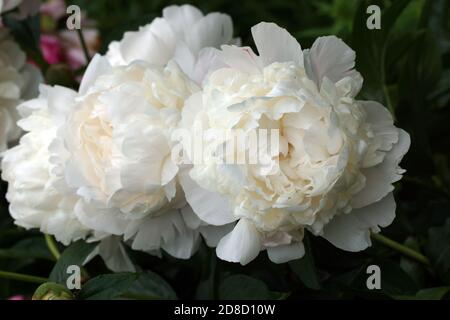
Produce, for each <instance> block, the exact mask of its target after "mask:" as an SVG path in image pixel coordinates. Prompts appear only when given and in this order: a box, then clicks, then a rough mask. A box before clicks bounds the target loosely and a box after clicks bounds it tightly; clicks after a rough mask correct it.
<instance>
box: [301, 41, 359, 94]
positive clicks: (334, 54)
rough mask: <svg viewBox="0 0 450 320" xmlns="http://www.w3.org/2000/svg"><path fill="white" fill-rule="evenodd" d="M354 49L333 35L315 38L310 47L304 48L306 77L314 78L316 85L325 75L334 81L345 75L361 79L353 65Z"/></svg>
mask: <svg viewBox="0 0 450 320" xmlns="http://www.w3.org/2000/svg"><path fill="white" fill-rule="evenodd" d="M355 57H356V54H355V51H353V50H352V49H351V48H350V47H349V46H347V45H346V44H345V43H344V41H342V40H341V39H339V38H337V37H335V36H326V37H320V38H317V40H316V41H315V42H314V43H313V45H312V47H311V49H309V50H308V51H307V50H305V69H306V72H307V74H308V77H309V78H310V79H311V80H314V81H315V82H316V84H317V86H318V87H320V85H321V83H322V79H323V78H324V77H327V78H328V79H330V80H331V81H333V82H334V83H336V82H338V81H339V80H341V79H343V78H345V77H352V78H354V79H355V81H362V78H361V77H359V76H358V75H359V73H358V72H356V71H355V70H354V69H353V68H354V67H355Z"/></svg>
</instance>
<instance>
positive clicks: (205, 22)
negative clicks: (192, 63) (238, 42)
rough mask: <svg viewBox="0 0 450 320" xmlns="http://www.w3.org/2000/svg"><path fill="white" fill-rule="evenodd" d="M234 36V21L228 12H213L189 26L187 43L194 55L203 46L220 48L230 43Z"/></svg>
mask: <svg viewBox="0 0 450 320" xmlns="http://www.w3.org/2000/svg"><path fill="white" fill-rule="evenodd" d="M232 37H233V22H232V21H231V18H230V16H229V15H227V14H222V13H217V12H213V13H210V14H208V15H207V16H205V17H203V18H202V19H200V20H199V21H197V22H196V23H195V24H194V25H193V26H191V27H190V28H189V33H188V34H187V35H186V44H187V45H188V47H189V48H190V49H191V51H192V53H193V54H194V55H197V54H198V53H199V52H200V50H201V49H202V48H206V47H213V48H218V47H219V46H220V45H222V44H224V43H229V42H230V41H231V39H232Z"/></svg>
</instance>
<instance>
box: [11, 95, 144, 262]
mask: <svg viewBox="0 0 450 320" xmlns="http://www.w3.org/2000/svg"><path fill="white" fill-rule="evenodd" d="M76 96H77V93H76V92H75V91H73V90H70V89H66V88H63V87H58V86H57V87H49V86H41V94H40V95H39V97H38V98H36V99H33V100H30V101H27V102H25V103H23V104H21V105H20V106H19V110H20V113H21V115H22V119H21V120H19V122H18V125H19V126H20V127H21V128H22V129H23V130H24V131H25V132H27V133H26V134H25V135H24V136H23V137H22V138H21V139H20V142H19V144H18V145H17V146H15V147H13V148H11V149H9V150H7V151H6V152H5V153H4V157H3V159H2V179H3V180H5V181H7V182H8V192H7V194H6V198H7V200H8V201H9V203H10V206H9V212H10V214H11V216H12V217H13V218H14V220H15V224H17V225H18V226H21V227H24V228H26V229H31V228H38V229H40V230H41V231H42V232H44V233H47V234H51V235H53V236H55V238H56V239H57V240H58V241H60V242H62V243H63V244H65V245H69V244H70V243H71V242H73V241H76V240H79V239H87V238H89V239H88V240H89V241H99V240H100V243H99V245H98V246H97V247H96V248H95V249H94V251H93V252H92V254H91V256H90V258H92V257H94V256H95V255H97V254H99V255H100V256H101V257H102V258H103V260H104V261H105V263H106V265H107V266H108V267H109V268H110V269H111V270H113V271H135V268H134V266H133V264H132V263H131V261H130V260H129V258H128V256H127V254H126V252H125V249H124V247H123V246H122V244H121V243H120V242H119V241H118V239H117V238H115V237H110V236H108V235H104V234H98V233H96V232H94V231H93V230H91V229H89V228H88V227H87V226H84V225H83V224H82V223H81V222H80V221H79V219H78V218H77V216H76V215H75V207H76V205H77V203H78V202H79V201H80V197H79V196H78V195H77V194H75V193H73V192H72V190H71V189H70V188H69V187H68V186H67V184H66V183H65V181H64V179H63V173H62V171H61V159H62V158H64V156H63V155H61V151H63V148H62V146H61V145H60V140H59V139H58V137H57V135H58V130H60V128H61V127H63V126H64V124H65V120H66V117H67V115H68V114H69V113H70V111H71V109H72V108H74V107H75V97H76Z"/></svg>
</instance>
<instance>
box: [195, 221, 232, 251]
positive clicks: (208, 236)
mask: <svg viewBox="0 0 450 320" xmlns="http://www.w3.org/2000/svg"><path fill="white" fill-rule="evenodd" d="M234 225H235V224H234V223H229V224H226V225H223V226H210V225H206V226H201V227H200V228H199V229H198V230H199V231H200V233H201V235H202V236H203V239H205V242H206V244H207V245H208V247H211V248H214V247H216V246H217V244H218V243H219V241H220V240H221V239H222V238H223V237H224V236H225V235H227V234H228V233H230V232H231V230H233V228H234Z"/></svg>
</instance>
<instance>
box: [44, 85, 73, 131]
mask: <svg viewBox="0 0 450 320" xmlns="http://www.w3.org/2000/svg"><path fill="white" fill-rule="evenodd" d="M76 96H77V93H76V92H75V91H73V90H71V89H68V88H65V87H61V86H54V87H51V88H50V89H49V90H48V108H49V110H50V113H51V115H52V116H53V118H54V119H56V120H57V122H59V123H61V122H62V121H64V120H65V118H66V116H67V115H68V114H69V112H70V111H71V110H73V108H74V106H75V97H76Z"/></svg>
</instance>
